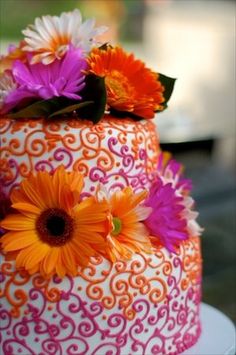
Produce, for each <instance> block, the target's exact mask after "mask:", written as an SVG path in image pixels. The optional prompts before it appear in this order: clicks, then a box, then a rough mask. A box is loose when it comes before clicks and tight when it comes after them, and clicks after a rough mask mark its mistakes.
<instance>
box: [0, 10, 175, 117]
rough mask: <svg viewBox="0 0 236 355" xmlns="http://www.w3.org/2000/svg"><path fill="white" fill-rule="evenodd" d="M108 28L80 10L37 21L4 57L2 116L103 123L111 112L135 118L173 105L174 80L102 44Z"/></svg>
mask: <svg viewBox="0 0 236 355" xmlns="http://www.w3.org/2000/svg"><path fill="white" fill-rule="evenodd" d="M104 31H106V27H104V26H102V27H95V22H94V20H92V19H89V20H86V21H85V22H83V21H82V17H81V13H80V11H79V10H77V9H76V10H74V11H72V12H68V13H62V14H61V15H60V16H59V17H57V16H43V17H42V18H36V20H35V22H34V24H33V25H29V26H28V27H27V28H26V29H25V30H24V31H22V33H23V35H24V38H23V39H22V41H21V42H20V43H19V45H18V46H13V45H11V46H10V47H9V50H8V54H6V55H5V56H1V57H0V114H1V115H7V116H10V117H12V118H21V117H23V118H27V117H31V118H32V117H35V118H37V117H46V118H52V117H55V116H63V117H69V116H71V115H72V114H73V115H74V117H79V118H81V119H89V120H92V121H93V122H94V123H96V122H98V121H99V120H100V119H101V118H102V117H103V116H104V114H105V113H106V112H110V113H112V114H113V115H114V116H115V117H120V118H122V117H132V118H133V119H135V120H139V119H150V118H153V117H154V115H155V112H158V111H162V110H164V109H165V108H166V107H167V102H168V100H169V98H170V96H171V93H172V90H173V86H174V81H175V80H174V79H172V78H169V77H167V76H165V75H162V74H160V73H155V72H153V71H152V70H151V69H149V68H147V67H146V66H145V64H144V63H143V62H142V61H141V60H139V59H136V58H135V57H134V55H133V54H129V53H127V52H126V51H125V50H124V49H122V48H121V47H119V46H116V47H112V46H111V45H109V43H102V42H101V41H100V40H99V36H101V35H102V34H103V33H104Z"/></svg>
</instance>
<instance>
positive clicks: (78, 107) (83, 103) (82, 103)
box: [49, 101, 94, 118]
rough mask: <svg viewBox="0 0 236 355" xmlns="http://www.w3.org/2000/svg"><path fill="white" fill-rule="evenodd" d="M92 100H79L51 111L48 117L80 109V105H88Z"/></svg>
mask: <svg viewBox="0 0 236 355" xmlns="http://www.w3.org/2000/svg"><path fill="white" fill-rule="evenodd" d="M93 103H94V102H93V101H85V102H80V103H79V104H75V105H69V106H66V107H64V108H63V109H61V110H59V111H56V112H53V113H52V114H51V115H50V116H49V118H52V117H55V116H59V115H64V114H65V113H70V112H73V111H76V110H79V109H81V108H82V107H85V106H88V105H91V104H93Z"/></svg>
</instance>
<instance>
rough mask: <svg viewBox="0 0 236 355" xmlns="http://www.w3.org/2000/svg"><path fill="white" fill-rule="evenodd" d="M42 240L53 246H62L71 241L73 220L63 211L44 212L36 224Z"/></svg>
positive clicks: (50, 210) (55, 209)
mask: <svg viewBox="0 0 236 355" xmlns="http://www.w3.org/2000/svg"><path fill="white" fill-rule="evenodd" d="M36 230H37V232H38V235H39V237H40V239H41V240H42V241H43V242H45V243H47V244H49V245H51V246H62V245H64V244H66V243H67V242H68V240H70V239H71V236H72V232H73V219H72V218H71V217H70V216H69V215H68V214H67V213H66V212H65V211H64V210H62V209H59V208H49V209H48V210H45V211H43V213H41V215H40V216H39V218H38V219H37V222H36Z"/></svg>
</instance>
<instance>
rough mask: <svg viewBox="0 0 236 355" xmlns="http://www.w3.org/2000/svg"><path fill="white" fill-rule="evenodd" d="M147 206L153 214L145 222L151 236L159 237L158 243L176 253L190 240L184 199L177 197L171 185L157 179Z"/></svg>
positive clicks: (146, 202) (146, 203)
mask: <svg viewBox="0 0 236 355" xmlns="http://www.w3.org/2000/svg"><path fill="white" fill-rule="evenodd" d="M145 206H148V207H152V212H151V214H150V215H149V216H148V217H147V219H146V220H145V221H144V223H145V225H146V226H147V228H148V229H149V231H150V235H152V236H154V237H157V241H158V242H161V244H163V245H164V246H165V247H166V248H167V249H168V250H169V251H170V252H175V249H176V247H178V245H179V244H180V242H181V241H182V240H185V239H187V238H188V231H187V221H186V219H185V218H184V216H183V212H184V210H185V206H184V199H183V197H181V196H177V194H176V191H175V189H174V188H173V187H172V185H171V183H168V184H164V183H163V182H162V180H161V179H160V178H157V180H156V181H155V182H154V183H153V184H152V187H151V189H150V194H149V197H148V198H147V200H146V201H145ZM154 244H155V241H154Z"/></svg>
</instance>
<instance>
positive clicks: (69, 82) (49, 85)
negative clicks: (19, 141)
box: [5, 48, 87, 111]
mask: <svg viewBox="0 0 236 355" xmlns="http://www.w3.org/2000/svg"><path fill="white" fill-rule="evenodd" d="M86 68H87V64H86V59H85V58H84V56H83V54H82V50H81V49H75V48H71V49H70V50H69V51H68V52H67V53H66V55H65V57H64V58H63V59H62V60H60V61H59V60H55V61H54V62H53V63H52V64H50V65H47V66H45V65H44V64H42V63H38V64H34V65H30V64H29V63H22V62H21V61H19V60H16V61H15V62H14V64H13V68H12V75H13V78H14V80H15V82H16V83H17V85H18V87H17V88H16V89H15V90H13V91H11V92H10V93H9V95H8V96H7V97H6V98H5V105H6V106H5V109H6V111H9V110H10V109H12V108H13V107H15V106H17V105H18V104H19V103H20V102H21V101H22V100H24V99H27V98H37V99H39V98H41V99H45V100H47V99H50V98H52V97H59V96H64V97H68V98H70V99H77V100H78V99H81V96H80V95H79V92H80V91H81V90H82V89H83V88H84V86H85V82H84V79H85V74H84V70H85V69H86Z"/></svg>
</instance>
